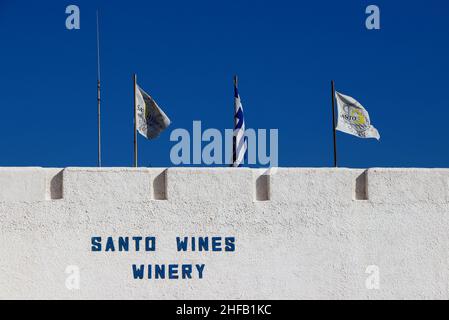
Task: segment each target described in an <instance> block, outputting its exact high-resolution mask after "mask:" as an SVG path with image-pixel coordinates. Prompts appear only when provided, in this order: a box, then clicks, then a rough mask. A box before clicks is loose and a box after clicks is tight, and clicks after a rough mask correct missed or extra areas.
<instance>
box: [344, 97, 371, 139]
mask: <svg viewBox="0 0 449 320" xmlns="http://www.w3.org/2000/svg"><path fill="white" fill-rule="evenodd" d="M335 98H336V99H337V106H338V120H337V128H336V129H337V130H338V131H341V132H345V133H348V134H352V135H354V136H357V137H359V138H374V139H377V140H380V135H379V132H378V131H377V129H376V128H375V127H374V126H373V125H372V124H371V120H370V117H369V114H368V111H366V109H365V108H364V107H363V106H362V105H361V104H360V103H359V102H358V101H357V100H355V99H354V98H352V97H350V96H346V95H344V94H341V93H339V92H335Z"/></svg>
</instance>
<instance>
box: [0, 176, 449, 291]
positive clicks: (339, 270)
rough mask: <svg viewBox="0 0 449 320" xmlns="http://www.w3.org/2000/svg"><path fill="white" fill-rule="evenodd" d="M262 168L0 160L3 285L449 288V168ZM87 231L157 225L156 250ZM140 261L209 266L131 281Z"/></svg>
mask: <svg viewBox="0 0 449 320" xmlns="http://www.w3.org/2000/svg"><path fill="white" fill-rule="evenodd" d="M261 173H262V172H261V171H260V170H252V169H195V168H169V169H164V168H161V169H153V168H152V169H125V168H109V169H92V168H66V169H42V168H0V298H1V299H16V298H20V299H28V298H30V299H81V298H85V299H177V298H180V299H430V298H435V299H449V170H446V169H369V170H350V169H296V168H291V169H277V170H276V171H274V172H273V174H272V175H271V176H268V177H261ZM258 200H263V201H258ZM93 236H102V237H108V236H114V237H118V236H129V237H132V236H143V237H145V236H155V237H156V238H157V251H156V252H134V251H130V252H91V242H90V241H91V237H93ZM177 236H182V237H183V236H196V237H199V236H209V237H212V236H222V237H226V236H233V237H235V238H236V251H235V252H177V251H176V241H175V240H176V237H177ZM134 263H136V264H172V263H179V264H183V263H193V264H196V263H200V264H203V263H204V264H205V265H206V267H205V271H204V278H203V279H201V280H200V279H191V280H181V279H180V280H154V279H153V280H134V279H133V277H132V272H131V265H132V264H134ZM71 265H75V266H78V267H79V270H80V289H79V290H68V289H67V288H66V285H65V283H66V279H67V277H68V274H66V272H65V270H66V268H67V266H71ZM371 265H375V266H378V268H379V279H380V282H379V289H378V290H368V289H367V287H366V284H365V283H366V280H367V278H368V277H370V274H367V273H366V272H365V271H366V269H367V267H368V266H371Z"/></svg>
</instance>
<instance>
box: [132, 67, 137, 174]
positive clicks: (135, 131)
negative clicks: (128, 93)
mask: <svg viewBox="0 0 449 320" xmlns="http://www.w3.org/2000/svg"><path fill="white" fill-rule="evenodd" d="M133 78H134V167H136V168H137V110H136V108H137V102H136V91H137V75H136V74H134V77H133Z"/></svg>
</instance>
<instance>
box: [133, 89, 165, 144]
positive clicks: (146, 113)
mask: <svg viewBox="0 0 449 320" xmlns="http://www.w3.org/2000/svg"><path fill="white" fill-rule="evenodd" d="M136 118H137V131H138V132H139V133H140V134H141V135H143V136H144V137H145V138H147V139H155V138H157V137H158V136H159V135H160V134H161V132H162V131H164V130H165V129H166V128H167V127H168V126H169V125H170V123H171V121H170V119H169V118H168V117H167V115H166V114H165V113H164V111H162V109H161V108H160V107H159V106H158V105H157V103H156V101H154V100H153V98H151V96H150V95H149V94H147V93H146V92H145V91H143V90H142V88H140V87H139V86H137V90H136Z"/></svg>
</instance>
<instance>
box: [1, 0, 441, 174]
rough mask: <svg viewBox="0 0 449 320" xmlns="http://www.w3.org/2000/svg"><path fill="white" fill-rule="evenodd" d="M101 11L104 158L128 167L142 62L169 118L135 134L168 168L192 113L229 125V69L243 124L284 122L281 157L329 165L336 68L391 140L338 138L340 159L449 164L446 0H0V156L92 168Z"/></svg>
mask: <svg viewBox="0 0 449 320" xmlns="http://www.w3.org/2000/svg"><path fill="white" fill-rule="evenodd" d="M69 4H76V5H78V6H79V7H80V10H81V29H80V30H75V31H69V30H67V29H66V28H65V19H66V16H67V15H66V14H65V8H66V6H67V5H69ZM369 4H376V5H378V6H379V7H380V9H381V28H382V29H381V30H380V31H368V30H367V29H366V28H365V18H366V15H365V8H366V7H367V5H369ZM96 8H99V9H100V12H101V32H102V39H101V40H102V42H101V50H102V85H103V91H102V98H103V109H102V112H103V118H102V124H103V163H104V165H105V166H130V165H131V164H132V150H133V149H132V148H133V144H132V141H133V131H132V126H133V125H132V117H133V115H132V99H133V98H132V81H131V76H132V74H133V72H137V74H138V77H139V83H140V85H141V86H142V87H143V88H144V89H145V90H147V91H148V92H149V93H150V94H151V95H152V96H153V97H154V98H155V99H156V101H157V102H158V103H159V104H160V106H161V107H162V108H163V109H164V110H165V111H166V113H167V114H168V115H169V116H170V118H171V119H172V126H171V127H170V128H169V129H168V130H167V131H166V132H164V133H163V134H162V136H161V137H160V138H159V139H158V140H154V141H147V140H145V139H144V138H142V137H139V147H140V152H139V156H140V165H142V166H147V165H150V164H151V166H170V165H171V164H170V156H169V152H170V149H171V147H172V146H173V145H174V143H173V142H170V140H169V136H170V132H171V131H172V130H173V129H175V128H191V127H192V121H193V120H201V121H202V122H203V127H206V128H218V129H221V130H224V129H225V128H231V127H232V121H233V120H232V117H233V88H232V76H233V74H234V73H237V74H238V75H239V77H240V94H241V96H242V101H243V106H244V109H245V118H246V125H247V127H250V128H255V129H257V128H267V129H269V128H278V129H279V163H280V165H281V166H288V167H291V166H299V167H303V166H313V167H322V166H331V165H332V130H331V113H330V112H331V105H330V80H331V79H335V81H336V86H337V90H339V91H340V92H342V93H344V94H348V95H351V96H353V97H355V98H356V99H358V100H359V101H360V102H361V103H362V104H363V105H364V106H365V107H366V108H367V110H368V111H369V112H370V115H371V118H372V121H373V124H374V125H375V126H376V127H377V128H378V130H379V131H380V134H381V135H382V140H381V141H380V142H377V141H376V140H362V139H358V138H356V137H353V136H349V135H345V134H343V133H338V147H339V155H340V164H341V166H344V167H385V166H386V167H391V166H397V167H448V166H449V141H448V138H449V132H448V128H449V17H448V15H449V2H448V1H447V0H427V1H410V2H408V1H407V2H406V1H400V0H388V1H386V0H385V1H384V0H382V1H380V0H374V1H356V0H350V1H349V0H347V1H284V0H278V1H264V0H258V1H247V0H238V1H236V0H227V1H224V0H220V1H211V0H201V1H200V0H192V1H178V0H173V1H143V0H142V1H135V0H128V1H93V0H89V1H87V0H76V1H73V2H68V1H61V0H58V1H39V2H38V1H26V2H24V1H12V0H0V41H1V47H0V57H1V59H0V166H44V167H65V166H95V165H96V161H97V160H96V157H97V154H96V148H97V138H96V134H97V131H96V130H97V125H96V121H97V119H96V114H97V111H96V48H95V42H96V39H95V11H96Z"/></svg>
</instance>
